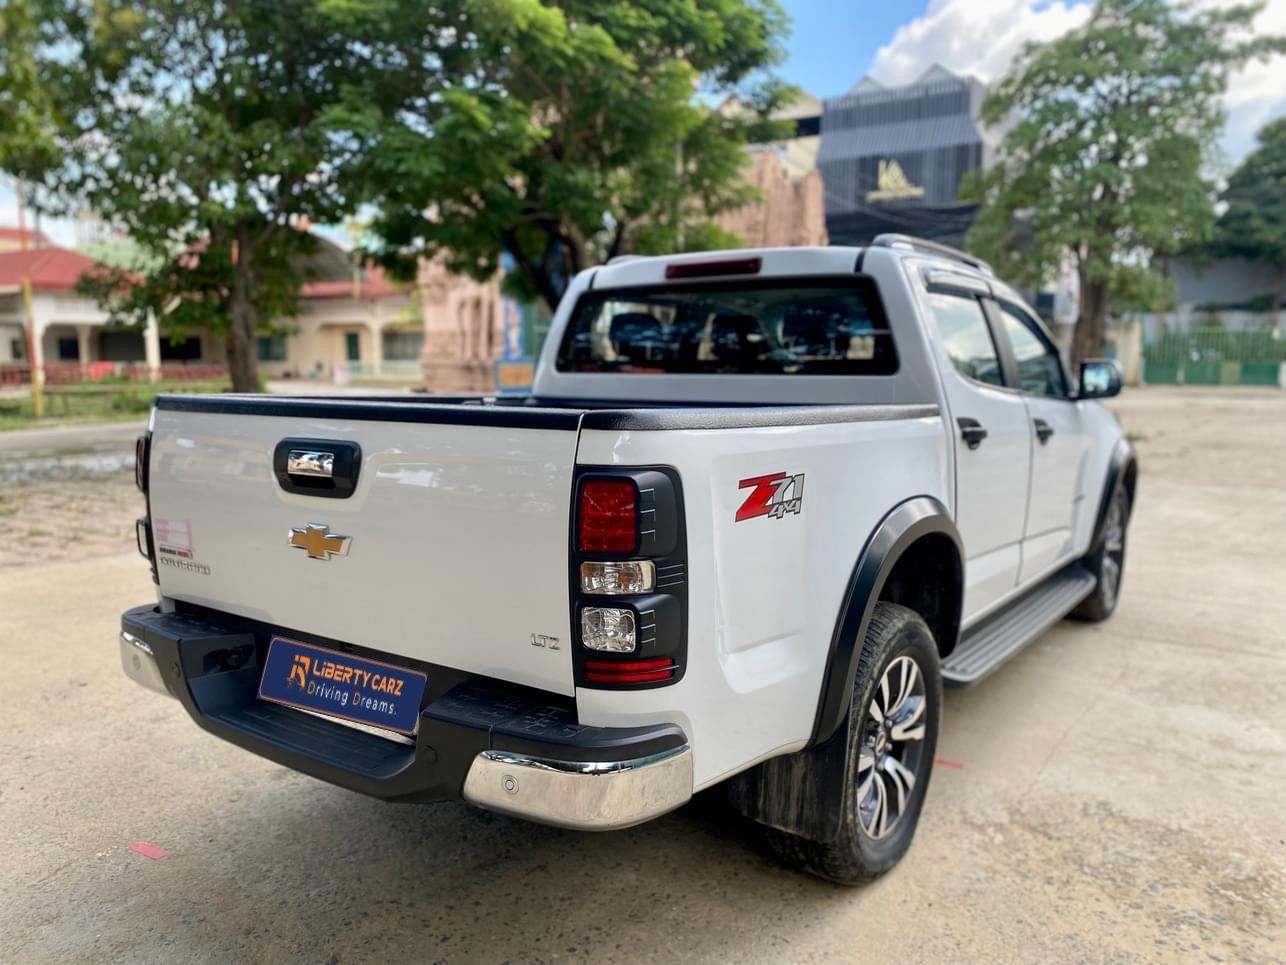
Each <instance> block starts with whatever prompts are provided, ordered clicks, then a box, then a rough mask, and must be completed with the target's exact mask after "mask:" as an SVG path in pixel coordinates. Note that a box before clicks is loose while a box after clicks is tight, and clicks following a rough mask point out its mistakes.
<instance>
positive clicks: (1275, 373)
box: [1143, 328, 1286, 386]
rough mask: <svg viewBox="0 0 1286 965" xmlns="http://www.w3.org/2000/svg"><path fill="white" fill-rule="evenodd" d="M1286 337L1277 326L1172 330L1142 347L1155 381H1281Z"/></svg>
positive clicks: (1147, 378)
mask: <svg viewBox="0 0 1286 965" xmlns="http://www.w3.org/2000/svg"><path fill="white" fill-rule="evenodd" d="M1284 362H1286V338H1282V337H1281V333H1280V332H1279V331H1278V330H1277V329H1253V330H1246V331H1226V330H1224V329H1221V328H1211V329H1194V330H1191V331H1187V332H1167V333H1165V334H1164V335H1161V336H1160V337H1159V338H1156V339H1154V340H1152V341H1151V342H1149V343H1147V344H1146V345H1145V346H1144V347H1143V381H1144V382H1145V383H1148V384H1151V385H1274V386H1275V385H1277V384H1278V379H1279V378H1280V372H1281V366H1282V363H1284Z"/></svg>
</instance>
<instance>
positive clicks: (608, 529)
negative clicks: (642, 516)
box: [577, 480, 639, 553]
mask: <svg viewBox="0 0 1286 965" xmlns="http://www.w3.org/2000/svg"><path fill="white" fill-rule="evenodd" d="M638 535H639V522H638V494H637V493H636V492H635V490H634V484H633V483H632V482H604V481H601V480H600V481H591V482H587V483H585V484H584V485H583V486H581V490H580V526H579V533H578V536H577V548H578V549H579V550H580V551H581V552H583V553H633V552H634V547H635V546H636V545H637V544H638Z"/></svg>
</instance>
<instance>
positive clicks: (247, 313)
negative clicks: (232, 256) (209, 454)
mask: <svg viewBox="0 0 1286 965" xmlns="http://www.w3.org/2000/svg"><path fill="white" fill-rule="evenodd" d="M249 234H250V232H249V230H248V229H246V228H241V229H240V230H238V232H237V252H236V274H235V275H234V276H233V282H232V303H231V305H229V312H230V314H231V318H230V319H229V320H228V322H229V324H228V372H229V374H231V376H232V391H233V392H258V391H259V356H258V353H257V351H256V349H257V347H258V346H257V343H256V340H255V337H256V335H257V334H258V328H259V319H258V316H257V315H256V313H255V304H254V295H253V292H252V291H251V285H252V269H253V266H252V264H251V260H250V256H251V249H250V245H249V244H248V238H249Z"/></svg>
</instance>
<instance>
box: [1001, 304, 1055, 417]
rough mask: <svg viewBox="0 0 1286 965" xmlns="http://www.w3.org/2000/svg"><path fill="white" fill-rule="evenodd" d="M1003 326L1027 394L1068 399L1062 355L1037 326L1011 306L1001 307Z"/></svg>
mask: <svg viewBox="0 0 1286 965" xmlns="http://www.w3.org/2000/svg"><path fill="white" fill-rule="evenodd" d="M1000 308H1001V311H1000V321H1001V327H1002V328H1003V329H1004V332H1005V337H1006V338H1008V339H1009V345H1010V347H1011V348H1012V349H1013V352H1014V361H1015V362H1016V363H1017V365H1018V383H1019V387H1020V388H1021V389H1022V390H1023V391H1024V392H1031V393H1032V394H1033V395H1048V396H1053V397H1055V398H1060V399H1065V398H1067V383H1066V382H1065V380H1064V377H1063V366H1062V363H1061V362H1060V361H1059V359H1058V352H1057V351H1056V350H1055V349H1054V347H1053V346H1052V345H1050V344H1049V343H1048V342H1046V341H1045V339H1043V338H1041V337H1040V336H1039V335H1038V334H1037V333H1036V331H1035V326H1036V323H1035V322H1034V321H1032V320H1031V319H1029V318H1028V317H1027V316H1026V315H1025V313H1022V312H1019V311H1018V309H1016V308H1013V307H1012V306H1010V305H1005V304H1002V305H1001V306H1000Z"/></svg>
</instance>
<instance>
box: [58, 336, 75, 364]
mask: <svg viewBox="0 0 1286 965" xmlns="http://www.w3.org/2000/svg"><path fill="white" fill-rule="evenodd" d="M79 358H80V342H79V341H77V340H76V336H75V335H73V336H71V337H70V338H60V339H59V340H58V361H59V362H75V361H76V360H77V359H79Z"/></svg>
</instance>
